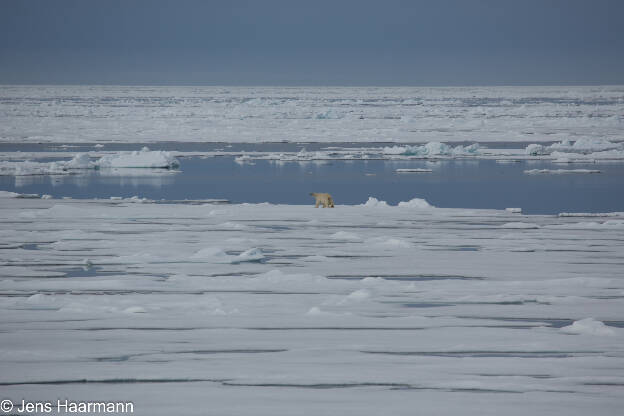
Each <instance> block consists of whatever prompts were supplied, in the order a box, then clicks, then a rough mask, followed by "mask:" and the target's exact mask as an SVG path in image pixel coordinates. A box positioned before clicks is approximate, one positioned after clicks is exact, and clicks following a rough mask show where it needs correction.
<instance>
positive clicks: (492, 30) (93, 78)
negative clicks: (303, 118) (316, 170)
mask: <svg viewBox="0 0 624 416" xmlns="http://www.w3.org/2000/svg"><path fill="white" fill-rule="evenodd" d="M15 83H18V84H22V83H51V84H178V85H179V84H182V85H187V84H189V85H190V84H208V85H501V84H503V85H527V84H557V85H560V84H624V1H621V0H582V1H581V0H430V1H417V0H414V1H407V0H405V1H399V0H379V1H371V0H358V1H355V0H353V1H351V0H343V1H341V0H306V1H299V0H255V1H254V0H249V1H244V0H223V1H221V0H214V1H210V0H205V1H185V0H176V1H164V0H150V1H133V0H107V1H104V0H102V1H95V0H93V1H89V0H72V1H69V0H54V1H51V0H40V1H32V0H0V84H15Z"/></svg>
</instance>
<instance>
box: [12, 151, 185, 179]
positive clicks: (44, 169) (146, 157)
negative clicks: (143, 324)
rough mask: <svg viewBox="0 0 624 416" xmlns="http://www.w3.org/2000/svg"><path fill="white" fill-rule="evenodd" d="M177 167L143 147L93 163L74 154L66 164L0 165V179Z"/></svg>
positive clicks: (166, 156)
mask: <svg viewBox="0 0 624 416" xmlns="http://www.w3.org/2000/svg"><path fill="white" fill-rule="evenodd" d="M13 156H17V157H24V154H22V152H13ZM179 166H180V162H179V161H178V160H177V159H176V158H175V157H174V156H173V155H172V154H171V153H170V152H163V151H159V150H157V151H152V150H149V148H147V147H144V148H143V149H141V150H140V151H139V150H137V151H132V152H115V153H113V154H109V155H105V156H102V157H100V158H99V159H97V160H93V161H92V160H91V158H90V156H89V154H88V153H78V154H76V155H75V156H74V157H73V158H72V159H71V160H69V161H54V162H34V161H29V160H25V161H0V175H14V176H31V175H65V174H75V173H77V171H80V170H84V169H108V170H109V171H113V170H114V169H119V168H124V169H125V168H152V169H153V168H165V169H174V168H177V167H179Z"/></svg>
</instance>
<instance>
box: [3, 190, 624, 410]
mask: <svg viewBox="0 0 624 416" xmlns="http://www.w3.org/2000/svg"><path fill="white" fill-rule="evenodd" d="M0 196H2V195H0ZM6 196H7V197H2V198H0V212H2V215H3V218H4V219H5V220H4V221H1V222H0V247H1V248H2V250H0V264H1V265H2V267H0V331H1V332H2V337H1V338H0V339H1V341H0V357H1V360H0V383H2V395H3V399H4V398H7V399H11V400H13V401H14V402H16V403H19V401H21V399H22V398H26V399H29V400H32V401H42V400H50V401H56V400H57V399H58V398H65V397H67V398H69V399H71V400H98V401H103V400H115V401H118V400H123V401H126V400H127V401H132V402H133V403H134V408H135V412H134V413H135V414H139V415H150V416H158V415H171V414H182V413H183V414H185V415H204V414H206V412H207V410H208V411H209V413H214V414H231V415H234V414H235V415H293V414H342V415H354V416H355V415H359V416H361V415H379V414H380V412H381V413H384V414H393V415H412V414H414V411H415V409H417V410H418V412H422V413H423V414H435V415H444V414H465V415H473V414H474V415H500V414H505V415H526V414H552V415H586V414H592V415H613V414H617V413H618V412H619V411H620V410H621V409H622V406H623V405H624V396H623V395H622V394H621V393H622V392H621V386H622V385H623V384H624V377H623V376H622V372H621V368H622V367H623V366H624V355H623V350H622V345H624V329H622V310H623V308H624V280H623V279H622V265H621V259H622V258H624V227H622V226H620V225H621V224H624V216H623V215H622V213H611V214H609V216H608V219H607V220H605V221H600V222H598V221H596V222H594V223H593V224H588V223H587V221H583V219H582V218H579V217H574V216H565V217H559V216H552V215H545V216H539V215H535V216H527V215H523V214H521V213H511V212H507V211H505V210H500V211H496V210H476V209H444V208H433V207H430V206H429V204H427V203H426V202H425V201H423V200H422V199H413V200H412V201H410V202H409V203H404V204H400V205H399V206H390V205H388V204H386V203H384V202H383V201H379V200H377V199H374V198H371V199H369V201H368V202H367V203H366V204H363V205H357V206H343V205H337V206H336V208H334V209H315V208H314V207H313V206H312V205H310V206H293V205H271V204H240V205H213V204H209V203H205V204H197V201H195V202H194V204H167V203H152V202H151V201H148V200H142V201H143V202H142V203H136V202H134V201H131V200H122V199H119V200H115V201H114V203H112V202H111V200H108V199H107V200H72V199H64V200H56V199H40V198H38V199H35V198H17V197H14V195H6ZM137 200H141V199H140V198H137ZM423 208H425V209H423ZM592 220H595V219H594V218H592ZM607 223H608V224H607ZM521 224H525V225H521ZM603 224H604V225H603ZM618 224H620V225H618ZM607 225H608V226H607ZM588 316H591V317H593V318H591V319H588V318H587V317H588Z"/></svg>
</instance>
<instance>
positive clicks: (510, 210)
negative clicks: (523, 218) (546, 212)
mask: <svg viewBox="0 0 624 416" xmlns="http://www.w3.org/2000/svg"><path fill="white" fill-rule="evenodd" d="M505 211H507V212H511V213H514V214H520V213H521V212H522V208H505Z"/></svg>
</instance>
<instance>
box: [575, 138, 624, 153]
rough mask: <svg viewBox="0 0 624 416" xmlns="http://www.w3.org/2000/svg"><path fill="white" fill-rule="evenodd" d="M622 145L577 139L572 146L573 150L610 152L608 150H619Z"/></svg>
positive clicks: (597, 139)
mask: <svg viewBox="0 0 624 416" xmlns="http://www.w3.org/2000/svg"><path fill="white" fill-rule="evenodd" d="M621 147H622V145H621V144H619V143H612V142H610V141H609V140H606V139H603V138H599V137H594V138H582V139H578V140H577V141H576V142H574V144H573V145H572V148H573V149H574V150H582V151H592V152H596V151H602V150H610V149H619V148H621Z"/></svg>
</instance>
